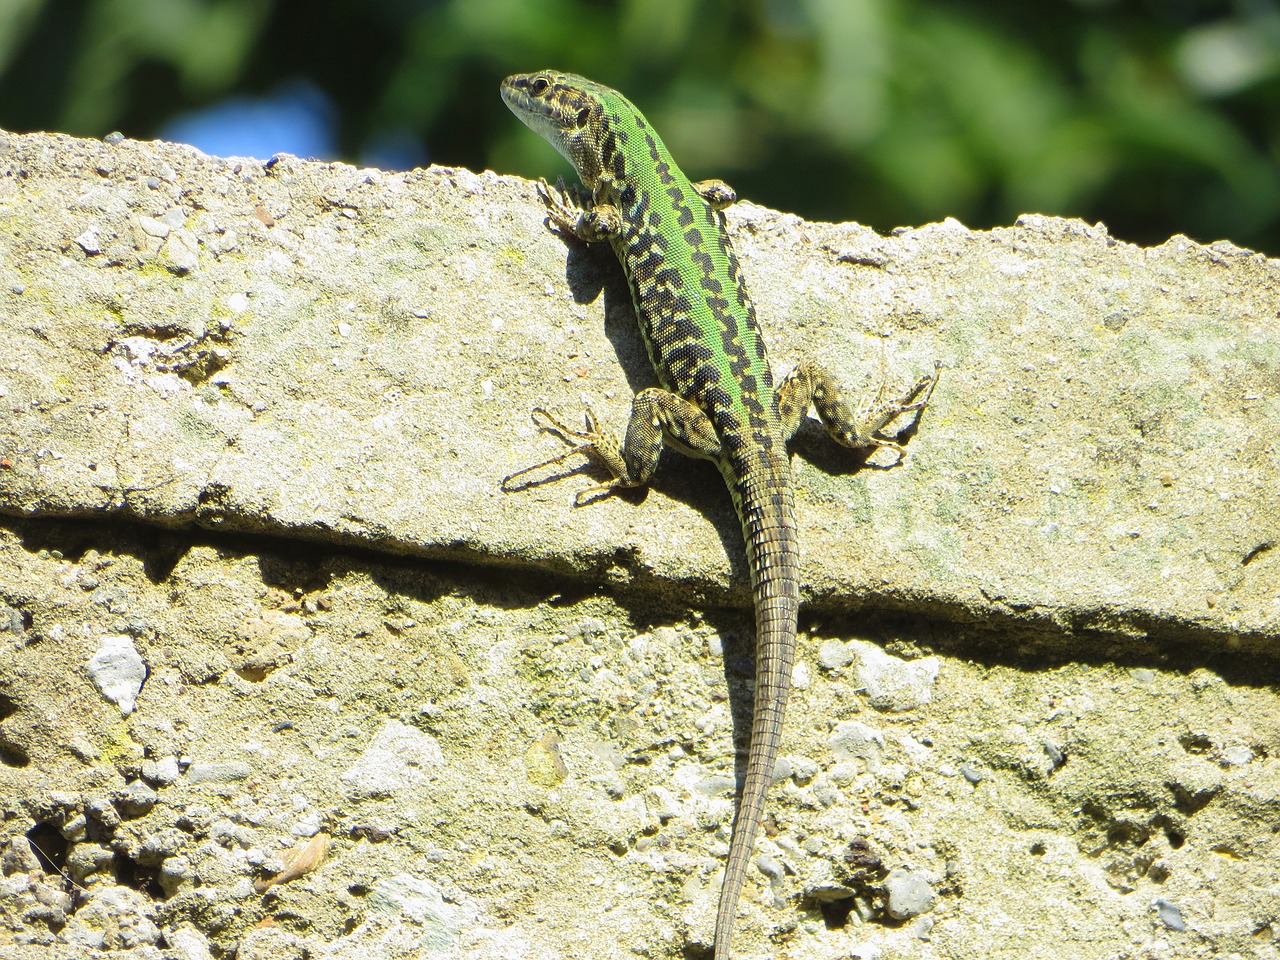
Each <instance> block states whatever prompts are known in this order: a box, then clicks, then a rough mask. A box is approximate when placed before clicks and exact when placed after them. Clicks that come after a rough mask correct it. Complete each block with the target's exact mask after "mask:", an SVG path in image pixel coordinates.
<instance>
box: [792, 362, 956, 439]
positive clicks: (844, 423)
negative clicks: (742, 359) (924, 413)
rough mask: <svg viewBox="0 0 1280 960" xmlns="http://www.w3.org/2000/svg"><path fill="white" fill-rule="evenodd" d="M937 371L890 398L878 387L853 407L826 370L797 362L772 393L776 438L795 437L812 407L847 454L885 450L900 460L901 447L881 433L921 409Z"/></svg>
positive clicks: (937, 373)
mask: <svg viewBox="0 0 1280 960" xmlns="http://www.w3.org/2000/svg"><path fill="white" fill-rule="evenodd" d="M941 371H942V364H941V363H938V364H935V365H934V368H933V373H932V374H929V375H927V376H923V377H921V378H920V379H919V380H917V381H916V383H915V385H914V386H912V387H911V389H909V390H907V391H906V392H905V393H903V394H902V396H900V397H896V398H893V399H886V397H885V393H886V389H885V384H883V383H881V385H880V388H879V389H878V390H877V391H876V394H875V396H874V397H873V398H872V399H871V400H869V401H861V402H859V403H858V404H857V405H856V406H855V405H854V404H852V403H850V401H849V397H848V394H847V392H846V391H845V390H844V388H842V387H841V386H840V383H839V381H837V380H836V378H835V377H834V376H832V374H831V373H830V371H828V370H827V369H826V368H825V367H823V366H821V365H820V364H817V363H814V362H812V361H809V360H804V361H801V362H800V363H799V364H798V365H797V366H796V368H795V369H794V370H792V371H791V373H789V374H788V375H787V377H786V379H785V380H783V381H782V382H781V383H780V384H778V387H777V389H776V390H775V391H774V396H775V397H776V398H777V401H778V413H779V415H780V416H781V418H782V435H783V437H785V438H786V439H787V440H790V439H791V438H792V437H793V436H795V433H796V431H797V430H798V429H799V428H800V422H801V420H803V419H804V415H805V414H806V413H808V411H809V407H810V405H812V406H813V408H814V409H815V410H816V411H817V412H818V416H819V418H821V420H822V425H823V426H824V427H826V429H827V433H828V434H830V436H831V438H832V439H833V440H835V441H836V442H837V443H839V444H841V445H843V446H846V447H849V448H851V449H853V450H860V449H865V448H868V447H888V448H889V449H890V450H893V451H894V452H896V453H897V454H898V460H899V461H901V460H902V458H903V457H904V456H906V453H907V451H906V449H905V448H904V447H903V446H902V445H901V444H899V443H897V442H895V441H893V440H890V439H889V438H888V437H886V436H884V435H883V434H882V433H881V431H882V430H884V428H885V427H887V426H889V424H890V423H892V422H893V420H894V419H896V418H897V417H899V416H901V415H902V414H904V413H919V411H921V410H923V409H924V408H925V406H926V405H927V404H928V403H929V398H930V397H931V396H932V395H933V388H934V386H935V384H937V382H938V375H939V373H941Z"/></svg>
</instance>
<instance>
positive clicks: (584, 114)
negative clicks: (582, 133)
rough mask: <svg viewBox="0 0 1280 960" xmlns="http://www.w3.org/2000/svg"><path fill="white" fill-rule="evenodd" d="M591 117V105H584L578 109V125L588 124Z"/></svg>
mask: <svg viewBox="0 0 1280 960" xmlns="http://www.w3.org/2000/svg"><path fill="white" fill-rule="evenodd" d="M590 119H591V108H590V107H583V108H582V109H581V110H579V111H578V126H579V127H585V126H586V125H587V121H589V120H590Z"/></svg>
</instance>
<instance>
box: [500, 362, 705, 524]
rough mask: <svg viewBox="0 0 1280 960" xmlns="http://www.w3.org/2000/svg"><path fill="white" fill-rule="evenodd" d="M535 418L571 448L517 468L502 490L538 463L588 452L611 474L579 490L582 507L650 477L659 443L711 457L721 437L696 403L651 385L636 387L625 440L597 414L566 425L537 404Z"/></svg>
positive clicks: (658, 454) (588, 414)
mask: <svg viewBox="0 0 1280 960" xmlns="http://www.w3.org/2000/svg"><path fill="white" fill-rule="evenodd" d="M540 416H541V417H542V418H543V419H544V420H545V422H544V423H539V422H538V418H539V417H540ZM533 417H534V423H538V426H540V427H542V428H543V429H546V430H551V431H553V432H555V433H558V434H560V436H561V438H562V439H564V440H566V441H568V442H570V443H574V441H578V442H577V443H576V444H575V446H574V447H573V449H572V450H568V451H566V452H564V453H562V454H561V455H560V456H558V457H552V458H551V459H550V460H545V461H543V462H542V463H538V464H534V465H533V466H532V467H526V468H525V469H523V470H518V471H516V472H515V473H513V474H511V475H510V476H508V477H505V478H504V479H503V481H502V488H503V489H504V490H513V489H521V487H520V486H515V487H513V486H512V485H511V481H512V480H514V479H516V478H517V477H521V476H524V475H525V474H528V473H530V472H531V471H534V470H538V469H540V468H542V467H546V466H550V465H551V464H554V463H560V462H561V461H563V460H566V459H568V458H569V457H571V456H573V455H575V454H579V453H581V454H587V455H592V456H595V457H596V458H597V459H598V460H600V461H601V462H602V463H603V464H604V465H605V466H606V467H608V469H609V472H610V473H612V474H613V479H612V480H609V481H607V482H606V483H601V484H597V485H596V486H594V487H588V488H587V489H585V490H581V491H579V492H578V494H577V495H576V496H575V497H574V503H575V504H576V505H578V506H581V505H582V504H583V503H586V502H588V501H590V500H593V499H595V498H596V497H597V496H603V495H606V494H609V493H612V492H613V491H614V490H619V489H625V488H628V487H642V486H644V485H646V484H647V483H648V482H649V480H650V479H651V478H652V477H653V472H654V470H656V469H657V467H658V460H659V458H660V457H661V456H662V451H663V448H664V447H667V446H670V447H673V448H674V449H676V450H679V451H680V452H681V453H686V454H689V455H690V456H695V457H706V458H711V459H714V458H715V457H718V456H719V455H720V439H719V437H717V436H716V432H715V429H714V428H713V427H712V426H711V421H710V420H709V419H707V415H706V414H705V413H703V412H702V411H701V410H699V409H698V408H697V407H696V406H694V405H693V404H692V403H690V402H689V401H688V400H685V399H683V398H681V397H678V396H676V395H675V394H674V393H668V392H667V391H666V390H660V389H658V388H657V387H650V388H648V389H647V390H641V391H640V392H639V393H637V394H636V395H635V399H634V400H632V402H631V420H630V421H629V422H628V424H627V434H626V439H625V440H621V441H620V440H619V439H618V436H617V434H615V433H613V432H612V431H610V430H606V429H604V428H603V427H601V426H600V424H599V421H597V420H596V416H595V414H594V413H592V412H591V411H590V410H589V409H588V410H587V429H586V430H574V429H572V428H570V427H567V426H565V425H564V424H563V423H561V422H560V421H559V420H557V419H556V418H555V417H553V416H552V415H551V414H550V413H548V412H547V411H546V410H544V409H543V408H541V407H538V408H537V409H535V410H534V411H533Z"/></svg>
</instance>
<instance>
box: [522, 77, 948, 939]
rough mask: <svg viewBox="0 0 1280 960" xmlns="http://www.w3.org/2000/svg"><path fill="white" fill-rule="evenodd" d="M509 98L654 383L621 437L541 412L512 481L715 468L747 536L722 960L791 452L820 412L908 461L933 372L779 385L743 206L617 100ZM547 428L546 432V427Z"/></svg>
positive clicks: (784, 634)
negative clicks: (742, 694)
mask: <svg viewBox="0 0 1280 960" xmlns="http://www.w3.org/2000/svg"><path fill="white" fill-rule="evenodd" d="M502 99H503V100H504V101H505V102H506V105H507V106H508V107H509V108H510V109H511V111H512V112H513V113H514V114H515V115H516V116H517V117H518V118H519V119H520V120H521V121H523V122H524V123H525V124H526V125H527V126H528V127H530V128H531V129H532V130H533V131H535V132H536V133H538V134H540V135H541V136H542V137H544V138H545V139H546V140H547V141H549V142H550V143H551V145H552V146H554V147H555V148H556V149H557V150H558V151H559V152H560V153H561V154H562V155H563V156H564V158H565V159H567V160H568V161H569V162H570V163H571V164H572V165H573V167H574V168H575V170H576V171H577V173H578V176H579V177H580V179H581V180H582V184H583V186H584V187H585V188H586V190H587V191H588V192H589V194H590V198H589V200H588V199H587V198H585V197H583V198H581V199H579V198H577V197H575V196H573V195H572V194H571V193H570V191H569V190H567V189H566V188H565V187H564V186H563V183H561V184H560V185H559V188H558V190H557V191H556V192H555V193H554V194H553V193H552V191H551V189H550V188H549V187H547V185H546V183H545V181H542V182H540V183H539V184H538V193H539V196H540V198H541V200H542V202H543V204H544V205H545V208H546V211H547V217H546V220H545V224H546V225H547V226H548V227H549V228H550V229H551V230H552V231H553V232H555V233H558V234H560V235H561V236H562V237H564V238H565V239H566V240H568V241H570V242H572V241H575V240H576V241H582V242H586V243H595V242H608V243H609V244H610V246H612V248H613V251H614V253H615V254H616V255H617V257H618V260H619V261H620V262H621V264H622V267H623V272H624V273H625V274H626V278H627V283H628V287H629V290H630V293H631V300H632V305H633V307H634V310H635V315H636V319H637V321H638V323H639V327H640V333H641V337H642V339H643V341H644V344H645V348H646V350H647V352H648V355H649V359H650V361H651V363H652V365H653V369H654V372H655V374H656V376H657V379H658V382H659V384H660V386H658V387H650V388H647V389H644V390H641V391H640V392H639V393H637V394H636V395H635V397H634V398H633V400H632V408H631V418H630V421H629V423H628V425H627V429H626V433H625V438H624V439H619V437H618V436H617V435H616V434H615V433H612V432H610V431H609V430H607V429H605V428H603V427H602V426H601V425H600V423H599V421H598V420H597V418H596V417H595V415H594V413H592V412H591V410H590V409H588V410H587V412H586V430H574V429H571V428H569V427H567V426H565V425H564V424H562V423H561V422H560V421H559V420H557V419H556V418H555V417H553V416H552V415H551V414H550V413H548V412H547V411H546V410H545V409H542V408H537V409H535V410H534V422H535V423H538V425H539V426H541V427H543V428H545V429H548V430H551V431H553V432H555V433H558V434H559V435H560V436H561V438H562V439H563V440H565V441H566V442H568V443H570V444H571V445H572V449H570V450H568V451H567V452H565V453H563V454H561V455H560V456H557V457H553V458H552V459H550V460H547V461H544V462H543V463H539V464H536V465H534V466H532V467H528V468H526V469H524V470H520V471H517V472H516V473H513V474H511V475H510V476H508V477H506V478H505V479H504V480H503V482H502V486H503V489H508V490H509V489H519V487H514V488H513V487H512V483H511V482H512V481H513V480H515V479H516V478H518V477H522V476H524V475H526V474H528V473H529V472H531V471H534V470H538V469H540V468H543V467H546V466H549V465H551V464H554V463H558V462H560V461H563V460H565V459H567V458H568V457H570V456H572V455H574V454H578V453H582V454H588V455H594V456H595V457H597V458H598V459H599V460H601V461H603V463H604V465H605V466H606V467H607V468H608V470H609V472H610V473H611V474H612V479H610V480H609V481H607V482H605V483H602V484H599V485H597V486H595V487H590V488H588V489H586V490H583V491H580V492H579V493H578V495H577V497H576V498H575V504H577V505H582V504H583V503H585V502H588V501H589V500H593V499H595V498H596V497H597V496H602V495H608V494H609V493H611V492H613V491H615V490H620V489H625V488H631V487H640V486H645V485H647V484H648V482H649V480H650V478H651V477H652V476H653V473H654V470H655V469H656V467H657V464H658V460H659V457H660V456H661V454H662V451H663V449H664V447H670V448H672V449H675V450H677V451H679V452H681V453H684V454H686V455H690V456H694V457H701V458H704V459H708V460H711V461H713V462H714V463H715V464H716V466H717V467H718V468H719V470H720V473H721V474H722V475H723V477H724V481H725V485H726V486H727V487H728V490H729V493H730V495H731V497H732V499H733V504H734V508H735V510H736V512H737V516H738V519H739V521H740V523H741V526H742V534H743V540H744V543H745V548H746V554H747V567H748V570H749V572H750V580H751V592H752V600H753V608H754V614H755V621H756V680H755V693H754V697H753V703H752V720H751V742H750V747H749V749H748V754H747V764H746V775H745V777H744V779H743V782H742V787H741V794H740V800H739V803H738V807H737V814H736V816H735V818H734V821H733V826H732V828H731V836H730V844H729V855H728V860H727V863H726V867H725V874H724V879H723V881H722V883H721V888H720V899H719V904H718V907H717V910H716V921H715V933H714V937H715V940H714V960H729V956H730V942H731V940H732V936H733V925H734V919H735V915H736V912H737V905H738V898H739V895H740V893H741V890H742V887H743V884H744V881H745V879H746V872H747V865H748V863H749V861H750V856H751V850H752V848H753V847H754V845H755V841H756V838H757V835H758V833H759V831H760V826H761V821H762V819H763V816H764V804H765V798H766V794H767V792H768V789H769V786H770V784H771V782H772V780H773V773H774V767H775V765H776V762H777V756H778V749H779V744H780V742H781V739H782V721H783V713H784V709H785V706H786V702H787V695H788V691H789V688H790V683H791V672H792V667H793V664H794V660H795V644H796V629H797V614H798V608H799V602H800V552H799V539H798V536H797V531H796V519H795V503H794V500H795V498H794V494H793V485H792V476H791V464H790V460H789V457H788V453H787V443H788V442H789V441H790V439H791V438H792V436H793V435H794V434H795V432H796V430H797V429H798V428H799V426H800V422H801V420H802V419H803V418H804V417H806V416H807V414H808V412H809V409H810V407H811V405H812V407H813V408H815V409H816V410H817V413H818V416H819V418H820V419H821V420H822V422H823V424H824V426H825V427H826V429H827V432H828V433H829V434H830V435H831V436H832V437H833V438H834V439H835V440H836V441H837V442H839V443H841V444H843V445H844V446H846V447H851V448H854V449H862V448H873V447H889V448H892V449H893V450H895V451H897V458H898V460H901V458H902V456H903V455H904V453H905V451H904V449H903V448H902V447H901V446H900V445H899V444H898V443H896V442H894V441H893V440H891V439H889V438H888V437H887V436H884V435H882V433H881V431H883V430H884V429H885V428H886V427H887V426H888V425H889V424H890V423H891V422H892V421H893V420H894V419H895V418H897V417H898V416H899V415H901V414H904V413H908V412H912V411H915V412H917V416H918V412H919V411H922V410H923V409H924V407H925V405H926V404H927V403H928V401H929V398H930V395H931V393H932V391H933V387H934V385H935V383H936V382H937V378H938V372H939V370H940V367H935V369H934V372H933V374H932V375H930V376H925V377H922V378H920V380H919V381H918V382H917V383H916V384H915V385H914V386H913V387H912V388H911V389H910V390H908V391H907V392H906V393H905V394H903V395H902V396H901V397H899V398H896V399H892V400H887V399H885V390H884V387H883V386H882V387H881V389H880V391H879V392H878V393H877V395H876V397H875V399H874V400H873V401H872V402H870V403H865V404H860V405H859V406H858V407H857V408H856V409H855V407H854V405H853V404H851V403H850V402H849V400H848V398H847V395H846V393H845V391H844V390H843V389H842V388H841V387H840V385H839V383H838V382H837V381H836V379H835V378H834V377H833V376H832V375H831V374H830V373H829V372H828V371H827V370H826V369H825V368H824V367H822V366H820V365H819V364H817V363H814V362H812V361H803V362H801V363H800V364H799V365H798V366H797V367H796V368H795V369H794V370H793V371H792V372H791V373H790V374H789V375H788V376H787V377H786V378H785V379H784V380H783V381H782V382H781V383H780V384H779V385H778V386H777V388H776V389H775V387H774V383H773V375H772V372H771V370H770V367H769V363H768V360H767V357H766V354H765V346H764V342H763V340H762V338H761V334H760V326H759V323H758V322H757V319H756V312H755V308H754V306H753V305H752V302H751V299H750V297H749V296H748V294H747V288H746V285H745V283H744V281H743V277H742V272H741V268H740V265H739V262H738V258H737V256H736V254H735V253H734V249H733V246H732V244H731V243H730V240H729V235H728V232H727V230H726V225H725V217H724V213H723V210H724V209H725V208H726V207H727V206H729V205H731V204H732V203H734V202H736V200H737V196H736V194H735V193H734V191H733V190H732V189H731V188H730V187H729V186H728V185H727V184H725V183H724V182H723V181H720V180H703V181H699V182H697V183H694V182H691V181H690V180H689V179H688V177H686V176H685V174H684V173H683V172H682V171H681V170H680V168H679V167H678V166H677V165H676V162H675V160H674V159H672V156H671V154H670V152H669V151H668V150H667V147H666V146H665V145H664V144H663V142H662V140H661V139H660V138H659V136H658V134H657V133H656V132H655V131H654V129H653V127H652V126H651V125H650V124H649V122H648V121H647V120H646V119H645V118H644V116H643V115H642V114H641V113H640V111H639V110H638V109H636V107H635V106H634V105H633V104H632V103H631V102H630V101H629V100H627V99H626V98H625V97H624V96H623V95H622V94H620V93H618V92H617V91H616V90H613V89H611V88H609V87H606V86H604V85H602V84H598V83H594V82H592V81H590V80H587V79H585V78H584V77H580V76H576V75H574V74H570V73H561V72H558V71H554V70H544V71H541V72H538V73H530V74H515V75H513V76H510V77H507V78H506V79H505V80H504V81H503V82H502ZM539 417H542V418H543V420H544V422H541V423H539Z"/></svg>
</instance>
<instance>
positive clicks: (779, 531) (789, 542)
mask: <svg viewBox="0 0 1280 960" xmlns="http://www.w3.org/2000/svg"><path fill="white" fill-rule="evenodd" d="M790 474H791V471H790V464H788V463H787V462H786V460H785V459H775V458H769V457H767V455H766V458H765V460H764V462H763V463H761V462H760V461H759V460H757V461H756V462H755V463H754V464H752V465H751V466H750V467H749V468H746V469H744V470H743V472H742V473H741V474H740V476H744V477H747V478H749V479H747V480H745V481H741V486H740V487H739V489H740V490H741V497H740V498H738V497H735V500H737V501H738V512H739V516H740V517H741V519H742V532H743V539H744V540H745V541H746V548H747V562H748V567H749V568H750V571H751V588H752V594H753V599H754V603H755V614H756V692H755V702H754V706H753V707H752V714H751V717H752V719H751V749H750V751H749V753H748V754H747V776H746V779H745V781H744V783H743V786H742V799H741V802H740V803H739V805H738V813H737V816H736V817H735V818H734V821H733V837H732V839H731V840H730V843H729V861H728V865H727V866H726V868H725V875H724V884H723V885H722V886H721V888H720V906H719V908H718V909H717V911H716V932H715V960H729V957H730V953H729V945H730V942H731V940H732V938H733V921H734V916H735V914H736V913H737V907H738V895H739V894H740V893H741V891H742V884H743V881H744V880H745V879H746V875H747V865H748V864H749V863H750V860H751V851H752V848H753V847H754V845H755V842H756V837H757V836H758V835H759V832H760V824H761V821H762V820H763V818H764V802H765V796H766V794H767V793H768V790H769V785H770V783H771V782H772V781H773V770H774V766H775V765H776V762H777V758H778V747H779V744H780V743H781V741H782V718H783V714H784V712H785V710H786V704H787V693H788V692H789V690H790V688H791V668H792V665H793V663H794V662H795V647H796V643H795V641H796V612H797V609H798V607H799V603H800V596H799V594H800V589H799V579H800V576H799V575H800V571H799V549H798V542H797V538H796V527H795V516H794V509H795V508H794V505H793V498H792V488H791V476H790ZM730 489H733V486H732V485H731V486H730Z"/></svg>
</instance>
